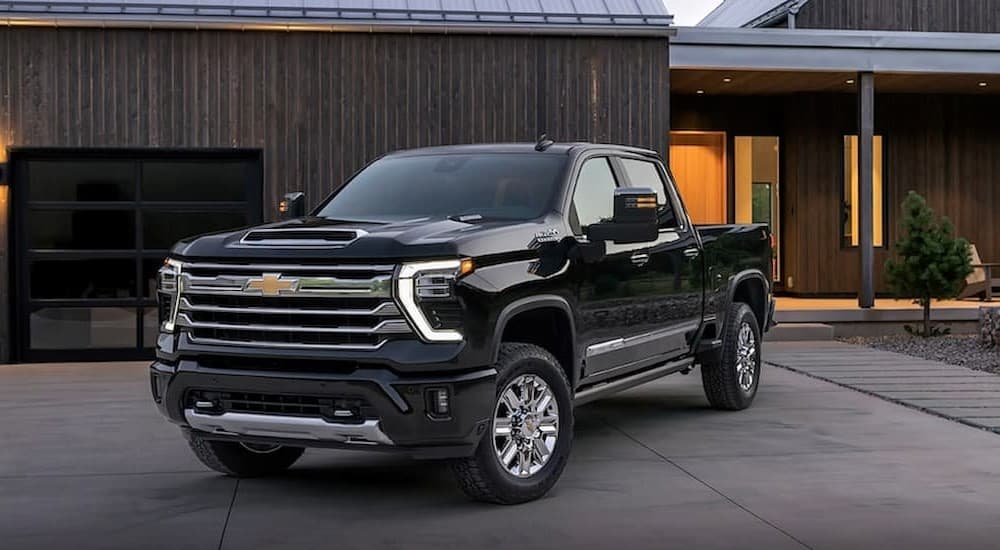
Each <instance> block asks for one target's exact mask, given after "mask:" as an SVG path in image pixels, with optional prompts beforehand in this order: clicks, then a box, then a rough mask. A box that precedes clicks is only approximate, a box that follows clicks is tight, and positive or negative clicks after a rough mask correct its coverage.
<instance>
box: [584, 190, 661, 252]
mask: <svg viewBox="0 0 1000 550" xmlns="http://www.w3.org/2000/svg"><path fill="white" fill-rule="evenodd" d="M614 201H615V205H614V216H613V217H612V219H611V220H610V221H603V222H600V223H595V224H591V225H589V226H588V227H587V229H586V234H587V239H589V240H590V241H591V242H598V241H611V242H613V243H615V244H632V243H644V242H650V241H655V240H656V238H657V236H658V234H659V229H658V223H657V210H658V206H657V202H656V201H657V198H656V191H653V190H652V189H649V188H645V187H625V188H619V189H616V190H615V198H614Z"/></svg>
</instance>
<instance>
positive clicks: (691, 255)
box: [684, 248, 701, 260]
mask: <svg viewBox="0 0 1000 550" xmlns="http://www.w3.org/2000/svg"><path fill="white" fill-rule="evenodd" d="M700 253H701V252H700V251H699V250H698V249H697V248H685V249H684V255H685V256H687V257H688V259H689V260H693V259H695V258H696V257H698V254H700Z"/></svg>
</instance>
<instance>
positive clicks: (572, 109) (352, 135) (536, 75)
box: [0, 27, 669, 205]
mask: <svg viewBox="0 0 1000 550" xmlns="http://www.w3.org/2000/svg"><path fill="white" fill-rule="evenodd" d="M0 52H3V55H2V57H0V67H2V69H3V70H2V71H0V90H3V94H4V97H3V99H4V101H3V102H2V105H0V148H3V147H7V146H37V147H57V146H73V147H144V146H149V147H169V148H182V147H258V148H261V149H263V151H264V164H265V178H264V184H265V185H264V187H265V197H264V200H265V205H271V204H276V202H277V200H278V197H279V196H280V195H281V194H282V193H285V192H288V191H292V190H300V189H301V190H304V191H306V192H307V193H308V196H309V198H310V202H311V203H313V204H315V203H316V202H318V201H319V200H320V199H321V198H323V197H324V196H325V195H327V194H328V193H330V192H331V191H333V190H334V189H336V188H337V187H338V186H339V185H340V184H341V182H343V181H344V180H345V179H346V178H347V177H349V176H350V175H351V174H352V173H354V172H355V171H356V170H358V169H359V168H361V167H362V166H363V165H364V164H365V163H366V162H368V161H370V160H372V159H374V158H376V157H377V156H379V155H381V154H383V153H386V152H388V151H392V150H395V149H401V148H410V147H418V146H428V145H440V144H455V143H470V142H499V141H534V139H535V138H536V137H537V135H538V133H539V132H541V131H547V132H548V133H549V135H550V137H552V138H553V139H556V140H559V141H571V140H593V141H604V142H615V143H623V144H630V145H638V146H644V147H650V148H655V149H658V150H661V151H662V150H665V149H666V146H667V142H668V133H669V109H668V102H669V90H668V88H669V67H668V60H669V56H668V51H667V41H666V39H655V38H587V37H544V36H497V35H494V36H477V35H424V34H412V35H404V34H364V33H309V32H291V33H277V32H274V33H267V32H233V31H189V30H124V29H113V30H111V29H109V30H100V29H70V28H66V29H51V28H10V27H8V28H2V29H0Z"/></svg>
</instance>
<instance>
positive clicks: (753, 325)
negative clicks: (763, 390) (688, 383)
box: [701, 302, 761, 411]
mask: <svg viewBox="0 0 1000 550" xmlns="http://www.w3.org/2000/svg"><path fill="white" fill-rule="evenodd" d="M760 342H761V338H760V325H759V324H758V323H757V317H756V316H755V315H754V313H753V310H752V309H750V306H748V305H747V304H744V303H741V302H734V303H733V304H732V305H731V306H729V312H728V313H727V315H726V329H725V333H724V334H723V337H722V354H721V356H720V360H719V361H717V362H712V363H705V364H702V366H701V382H702V386H703V387H704V389H705V397H707V398H708V401H709V403H711V404H712V406H713V407H715V408H716V409H720V410H725V411H739V410H743V409H745V408H747V407H749V406H750V404H751V403H753V400H754V397H756V396H757V387H758V386H759V384H760V374H761V368H760V367H761V360H760V351H761V347H760Z"/></svg>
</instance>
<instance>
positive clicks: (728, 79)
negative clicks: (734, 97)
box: [722, 76, 733, 84]
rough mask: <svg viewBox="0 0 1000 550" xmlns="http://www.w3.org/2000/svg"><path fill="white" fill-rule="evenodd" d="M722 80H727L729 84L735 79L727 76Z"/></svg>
mask: <svg viewBox="0 0 1000 550" xmlns="http://www.w3.org/2000/svg"><path fill="white" fill-rule="evenodd" d="M722 81H723V82H725V83H726V84H729V83H730V82H732V81H733V79H732V78H729V77H728V76H727V77H725V78H723V79H722Z"/></svg>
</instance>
